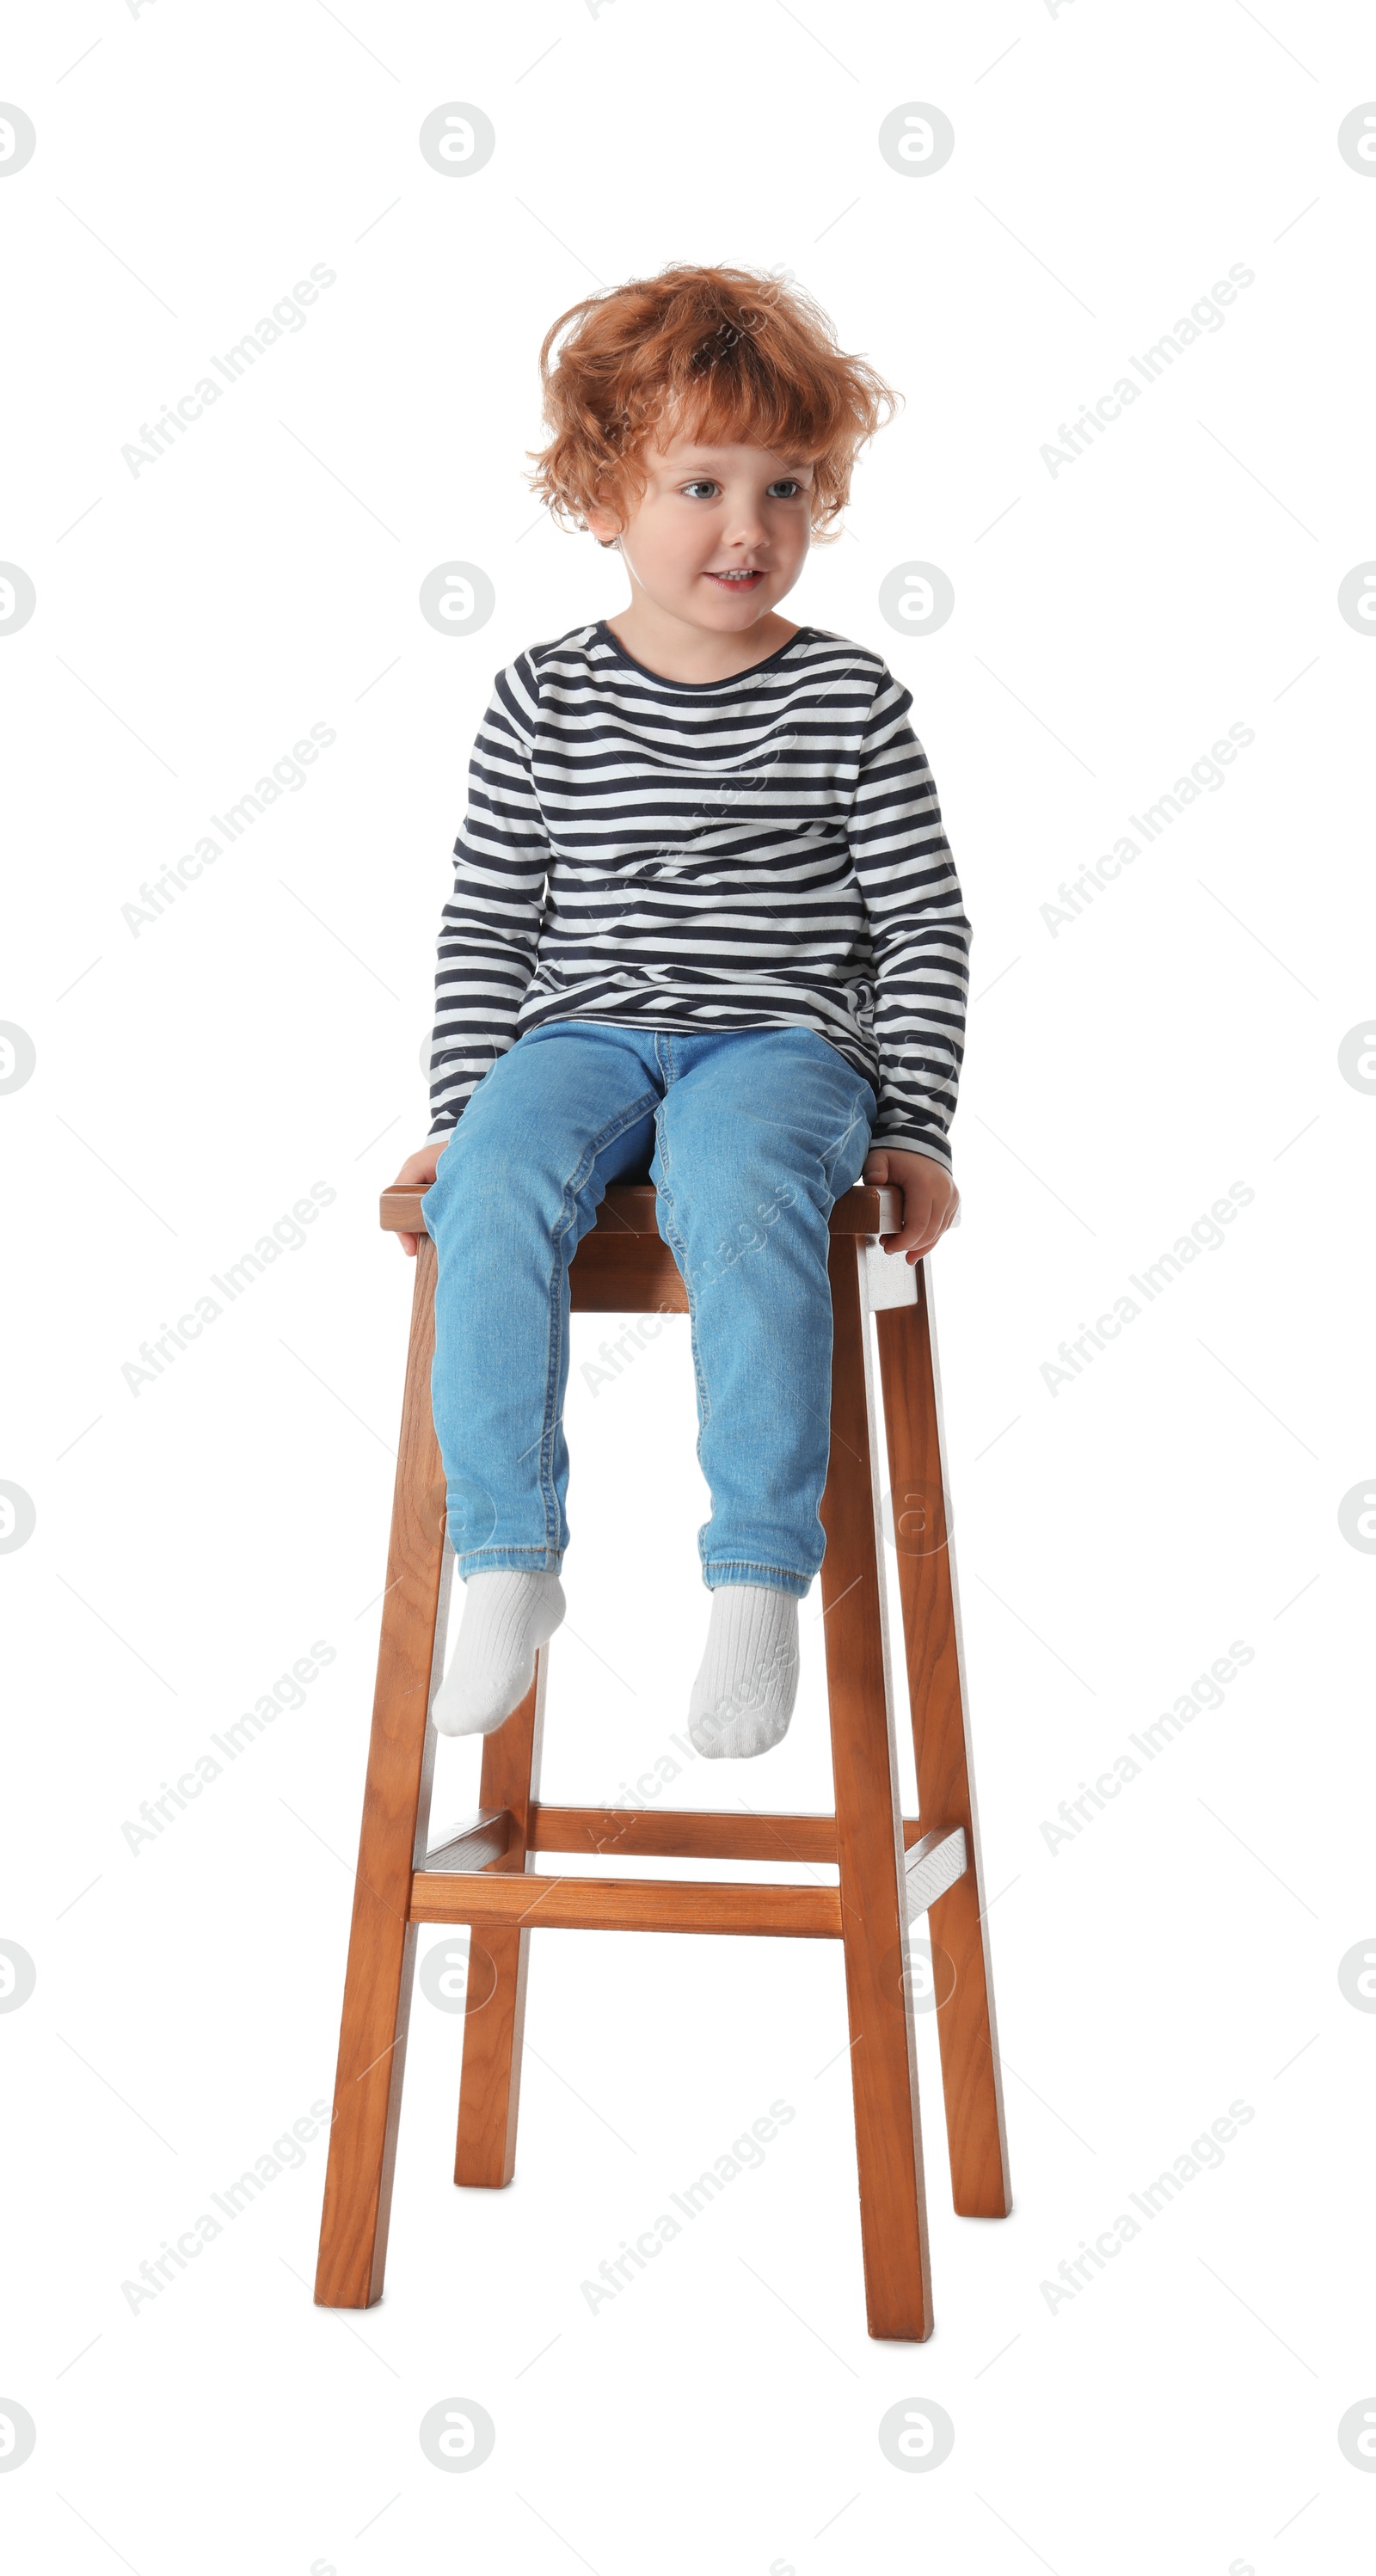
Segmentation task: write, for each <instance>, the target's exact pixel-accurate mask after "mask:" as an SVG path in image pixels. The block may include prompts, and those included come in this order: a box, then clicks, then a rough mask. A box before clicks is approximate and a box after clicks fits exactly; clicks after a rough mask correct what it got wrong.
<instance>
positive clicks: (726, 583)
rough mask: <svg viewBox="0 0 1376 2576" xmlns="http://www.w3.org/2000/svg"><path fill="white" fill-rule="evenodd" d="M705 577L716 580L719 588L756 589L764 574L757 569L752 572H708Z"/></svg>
mask: <svg viewBox="0 0 1376 2576" xmlns="http://www.w3.org/2000/svg"><path fill="white" fill-rule="evenodd" d="M707 579H708V580H709V581H714V582H716V584H717V586H718V588H719V589H721V590H758V588H759V586H760V583H761V582H762V581H763V579H764V574H763V573H762V572H760V571H758V570H756V571H754V572H747V571H741V572H709V573H708V575H707Z"/></svg>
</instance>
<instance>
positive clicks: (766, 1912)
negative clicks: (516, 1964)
mask: <svg viewBox="0 0 1376 2576" xmlns="http://www.w3.org/2000/svg"><path fill="white" fill-rule="evenodd" d="M410 1919H411V1921H412V1922H413V1923H471V1924H473V1925H474V1927H475V1928H477V1927H478V1926H480V1925H482V1924H488V1925H490V1926H492V1927H493V1928H496V1927H498V1926H501V1927H504V1928H506V1929H508V1930H512V1931H532V1932H534V1931H539V1930H541V1929H544V1930H546V1931H551V1932H758V1933H766V1934H773V1935H775V1936H779V1935H785V1936H787V1935H794V1936H800V1937H802V1938H804V1939H810V1940H822V1941H838V1940H839V1939H840V1937H841V1894H840V1890H839V1888H835V1887H798V1886H788V1887H749V1886H741V1885H740V1884H739V1883H732V1882H731V1881H729V1880H717V1881H712V1880H707V1879H703V1880H690V1879H679V1880H673V1879H659V1878H556V1877H553V1876H549V1877H540V1876H537V1875H536V1874H535V1873H534V1872H533V1871H529V1872H526V1873H524V1874H522V1875H520V1876H518V1875H517V1874H516V1873H515V1872H514V1871H512V1872H510V1873H509V1874H506V1875H503V1874H502V1873H500V1872H494V1873H493V1874H491V1875H485V1874H483V1873H482V1872H480V1871H479V1872H466V1871H463V1870H436V1869H433V1868H432V1869H418V1870H416V1871H415V1872H414V1874H413V1876H412V1880H411V1910H410Z"/></svg>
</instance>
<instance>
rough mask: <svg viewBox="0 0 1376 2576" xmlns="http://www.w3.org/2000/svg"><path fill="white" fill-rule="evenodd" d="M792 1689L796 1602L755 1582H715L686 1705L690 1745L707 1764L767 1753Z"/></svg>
mask: <svg viewBox="0 0 1376 2576" xmlns="http://www.w3.org/2000/svg"><path fill="white" fill-rule="evenodd" d="M797 1689H798V1604H797V1601H796V1599H795V1598H794V1595H793V1594H792V1593H791V1592H779V1591H777V1590H776V1589H775V1588H774V1587H773V1586H772V1585H769V1586H766V1585H765V1584H762V1583H719V1584H718V1585H717V1586H716V1588H715V1590H714V1592H713V1594H712V1619H711V1625H710V1626H709V1628H708V1632H707V1651H706V1653H705V1655H704V1656H703V1659H702V1663H701V1666H700V1667H699V1671H698V1677H697V1680H696V1681H695V1682H694V1684H693V1692H692V1697H691V1699H690V1700H689V1703H688V1734H689V1739H690V1741H691V1742H692V1744H693V1745H694V1746H695V1748H696V1750H697V1751H698V1752H699V1753H705V1754H706V1755H707V1756H708V1757H709V1759H722V1758H725V1759H727V1760H737V1761H739V1760H743V1759H745V1758H746V1757H748V1756H749V1755H751V1754H754V1753H768V1752H769V1750H770V1748H771V1746H772V1745H775V1744H778V1743H779V1742H781V1740H782V1738H783V1737H784V1736H785V1735H787V1733H788V1722H789V1719H790V1718H791V1717H792V1715H793V1702H794V1699H795V1697H796V1695H797Z"/></svg>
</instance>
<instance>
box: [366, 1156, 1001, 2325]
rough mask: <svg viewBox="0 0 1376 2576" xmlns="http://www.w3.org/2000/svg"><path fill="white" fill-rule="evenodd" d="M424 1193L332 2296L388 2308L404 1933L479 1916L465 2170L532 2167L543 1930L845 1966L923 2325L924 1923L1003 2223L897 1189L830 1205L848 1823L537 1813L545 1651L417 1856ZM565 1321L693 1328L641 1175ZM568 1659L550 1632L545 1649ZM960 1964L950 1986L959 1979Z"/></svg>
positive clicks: (437, 1651)
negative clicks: (793, 1878)
mask: <svg viewBox="0 0 1376 2576" xmlns="http://www.w3.org/2000/svg"><path fill="white" fill-rule="evenodd" d="M424 1196H425V1192H424V1191H423V1190H421V1189H402V1188H394V1189H389V1190H386V1191H384V1192H383V1194H382V1200H381V1208H380V1217H381V1223H382V1225H383V1227H384V1228H385V1229H387V1230H388V1231H390V1232H406V1233H413V1234H416V1235H417V1236H419V1237H420V1238H421V1240H420V1243H419V1247H418V1252H417V1260H416V1278H415V1290H414V1297H413V1303H412V1318H411V1340H410V1349H409V1353H408V1358H407V1371H406V1388H405V1394H404V1397H403V1402H402V1425H401V1439H400V1443H399V1447H398V1456H397V1479H396V1491H395V1496H394V1501H393V1511H392V1534H391V1545H390V1550H389V1555H388V1564H387V1585H386V1591H385V1594H384V1600H383V1614H382V1633H381V1638H380V1642H379V1649H378V1674H377V1688H376V1693H375V1697H374V1704H373V1727H372V1736H371V1741H370V1746H369V1755H368V1772H367V1780H366V1784H365V1789H364V1801H363V1822H362V1828H361V1832H360V1839H359V1864H358V1871H357V1876H356V1879H355V1892H354V1906H353V1919H352V1924H351V1929H350V1939H349V1956H348V1965H347V1968H346V1972H345V1988H344V2011H343V2017H342V2022H341V2028H340V2046H339V2066H338V2073H337V2078H336V2088H335V2102H334V2120H333V2123H332V2127H331V2133H330V2151H329V2163H328V2168H327V2173H326V2181H325V2200H324V2209H323V2213H322V2218H321V2231H320V2255H319V2264H318V2269H317V2274H316V2287H315V2297H316V2302H317V2304H318V2305H320V2306H324V2307H368V2306H371V2305H372V2303H373V2302H374V2301H375V2300H376V2299H378V2298H380V2297H381V2295H382V2286H383V2273H384V2267H385V2262H386V2247H387V2228H388V2217H389V2212H390V2206H391V2192H392V2170H393V2164H394V2161H395V2155H396V2141H397V2131H398V2125H399V2121H400V2113H401V2090H402V2076H403V2071H404V2064H405V2049H406V2033H407V2025H408V2020H409V2014H410V2000H411V1987H412V1976H413V1968H414V1958H415V1944H416V1934H417V1927H418V1926H419V1925H420V1924H422V1923H455V1924H468V1925H470V1926H473V1927H475V1928H476V1927H480V1928H481V1931H482V1935H483V1941H482V1946H483V1949H484V1951H485V1952H486V1954H487V1958H488V1962H489V1964H490V1966H491V1969H492V1974H493V1978H494V1980H495V1983H493V1984H491V1985H489V1984H487V1983H486V1982H484V1983H483V1986H482V1989H481V1991H480V1992H479V1991H477V1990H475V1989H474V1987H473V1986H472V1984H471V1983H470V1991H469V2000H468V2008H467V2011H466V2015H465V2025H464V2051H463V2069H462V2076H461V2081H460V2093H459V2125H458V2144H457V2150H456V2156H455V2166H454V2179H455V2182H456V2183H459V2184H461V2185H464V2186H466V2187H469V2188H477V2189H488V2190H491V2189H500V2188H502V2187H503V2186H504V2185H505V2184H506V2183H508V2182H509V2181H510V2180H511V2177H512V2174H513V2172H514V2170H515V2149H516V2122H517V2108H518V2102H519V2093H520V2070H521V2042H522V2030H523V2022H524V2013H525V1994H526V1980H527V1974H528V1966H529V1943H530V1937H531V1934H532V1932H533V1931H638V1932H677V1933H747V1934H756V1935H761V1936H770V1937H775V1938H778V1937H793V1938H804V1939H814V1940H818V1939H820V1940H839V1941H840V1942H841V1943H842V1945H843V1949H844V1956H845V1969H846V1999H847V2013H848V2018H849V2022H850V2032H851V2038H850V2048H849V2051H848V2054H849V2057H850V2062H851V2080H852V2089H853V2095H854V2103H855V2131H856V2158H857V2167H858V2178H859V2186H860V2227H861V2247H862V2255H863V2263H864V2275H865V2297H866V2317H867V2324H868V2330H869V2332H870V2334H871V2335H872V2336H874V2337H876V2338H877V2339H880V2340H887V2341H912V2342H924V2341H925V2340H926V2338H927V2337H928V2336H929V2335H930V2333H931V2331H932V2324H933V2316H932V2302H931V2277H930V2256H929V2248H928V2230H927V2210H926V2195H925V2189H924V2183H923V2168H922V2138H921V2125H920V2118H919V2110H918V2086H917V2057H916V2046H915V2033H914V2019H913V1990H912V1977H911V1962H910V1958H909V1951H908V1934H909V1930H910V1927H911V1926H912V1924H913V1923H915V1922H916V1921H917V1920H918V1919H919V1918H920V1917H921V1916H922V1915H924V1914H925V1915H926V1916H927V1918H928V1927H929V1933H930V1938H931V1947H932V1955H933V1968H934V1972H935V1971H936V1966H937V1962H938V1961H940V1962H941V1963H942V1967H941V1972H940V1973H939V1974H938V1975H937V1978H936V1983H937V1988H938V1991H937V1993H936V1996H935V2001H936V2004H937V2015H936V2018H937V2030H938V2036H939V2043H940V2050H941V2071H942V2089H943V2094H944V2101H945V2112H946V2131H947V2140H948V2144H949V2149H950V2162H951V2185H952V2196H953V2200H954V2204H955V2208H956V2210H957V2212H958V2213H959V2214H960V2215H962V2216H967V2217H986V2218H1001V2217H1004V2216H1006V2215H1007V2213H1008V2211H1009V2209H1010V2208H1011V2206H1012V2201H1011V2194H1010V2188H1009V2179H1008V2151H1007V2140H1006V2134H1005V2125H1004V2113H1003V2092H1002V2085H1001V2082H1000V2071H999V2058H998V2045H997V2038H996V2034H995V2026H994V2005H993V1986H992V1976H991V1970H990V1961H989V1946H988V1932H987V1925H986V1904H985V1898H984V1893H983V1873H982V1864H981V1859H980V1850H979V1835H978V1829H977V1822H976V1816H975V1806H974V1791H973V1780H972V1775H971V1761H970V1748H969V1739H968V1727H967V1721H966V1698H965V1690H964V1658H963V1652H962V1646H961V1637H960V1619H959V1607H958V1601H957V1596H956V1588H955V1567H954V1562H953V1553H952V1548H951V1543H950V1511H949V1501H948V1493H947V1482H946V1474H945V1467H944V1462H943V1440H942V1426H941V1402H940V1381H939V1375H938V1371H937V1362H936V1348H935V1335H934V1325H933V1316H932V1297H931V1284H930V1279H929V1276H928V1271H929V1264H928V1262H926V1261H922V1262H918V1263H911V1262H909V1261H908V1260H907V1259H906V1258H905V1257H904V1256H903V1255H901V1254H890V1253H886V1252H885V1251H884V1249H883V1246H882V1243H881V1240H880V1238H881V1236H883V1235H886V1234H890V1235H891V1234H894V1233H897V1232H898V1231H899V1229H900V1227H901V1224H902V1213H903V1202H902V1193H901V1191H899V1190H896V1189H890V1188H886V1187H876V1186H873V1185H870V1184H866V1183H861V1182H857V1183H856V1185H855V1187H854V1188H853V1189H850V1190H848V1191H846V1192H845V1193H844V1194H843V1195H842V1197H840V1198H839V1199H838V1200H837V1201H836V1203H835V1206H834V1207H833V1209H832V1212H831V1218H830V1228H829V1231H830V1250H829V1256H828V1277H829V1282H830V1287H831V1303H832V1324H833V1347H832V1407H831V1445H830V1453H829V1460H828V1468H827V1481H826V1489H825V1492H824V1494H823V1497H822V1503H821V1520H822V1526H823V1530H824V1532H825V1535H826V1550H825V1554H824V1557H823V1562H822V1569H821V1576H820V1582H821V1590H822V1604H823V1612H824V1619H823V1630H824V1639H825V1652H826V1666H827V1698H828V1708H829V1716H830V1726H831V1749H832V1772H833V1780H834V1787H835V1801H836V1803H835V1810H834V1812H833V1813H832V1814H817V1815H790V1814H768V1813H765V1814H760V1813H753V1812H752V1813H748V1814H744V1815H736V1814H718V1813H715V1812H702V1811H698V1810H693V1809H685V1810H678V1811H675V1810H672V1809H665V1808H654V1809H650V1808H629V1809H628V1808H622V1807H614V1808H607V1807H551V1806H546V1805H545V1804H544V1803H543V1802H542V1801H541V1799H540V1795H539V1774H540V1754H541V1746H542V1739H543V1729H544V1718H545V1703H546V1690H547V1681H548V1673H549V1661H550V1645H545V1646H542V1647H540V1648H539V1650H538V1652H537V1655H536V1660H535V1676H534V1680H533V1681H532V1684H531V1688H530V1691H529V1692H528V1694H527V1696H526V1699H525V1701H524V1702H523V1703H522V1705H521V1707H520V1708H519V1709H517V1710H515V1711H514V1712H513V1714H512V1715H511V1716H510V1717H509V1718H508V1719H507V1720H506V1722H505V1723H504V1725H502V1726H501V1727H500V1728H498V1729H497V1730H496V1732H495V1733H494V1734H491V1735H488V1736H485V1737H484V1738H483V1749H482V1772H481V1779H480V1784H479V1802H480V1803H479V1807H478V1811H477V1812H476V1813H475V1814H474V1815H472V1816H470V1817H469V1818H467V1819H466V1821H465V1822H463V1823H462V1824H459V1825H456V1826H454V1827H453V1828H452V1829H451V1830H450V1831H449V1832H448V1833H446V1834H445V1835H443V1836H442V1837H441V1838H440V1840H439V1841H438V1842H435V1843H433V1844H432V1843H431V1840H430V1795H431V1786H432V1778H433V1769H434V1757H435V1732H434V1728H433V1727H432V1725H431V1724H430V1722H429V1711H430V1705H431V1702H432V1700H433V1698H434V1694H435V1691H436V1690H437V1689H438V1687H439V1683H440V1680H441V1678H442V1676H443V1671H444V1648H445V1632H446V1624H447V1617H448V1608H449V1599H450V1593H451V1588H452V1578H453V1569H454V1556H453V1550H452V1549H451V1548H450V1547H449V1546H448V1545H447V1542H446V1535H445V1478H444V1470H443V1465H442V1461H441V1459H440V1454H439V1447H438V1443H437V1441H436V1438H435V1431H434V1423H433V1420H432V1417H431V1410H430V1370H431V1363H432V1359H433V1355H434V1281H435V1251H434V1245H433V1244H432V1243H431V1241H430V1239H429V1236H428V1234H427V1232H426V1229H425V1221H424V1218H423V1216H422V1214H421V1202H422V1199H423V1198H424ZM569 1303H570V1308H571V1310H574V1311H578V1310H586V1311H592V1312H608V1311H616V1312H622V1313H636V1312H645V1313H648V1312H661V1313H665V1312H668V1313H686V1312H687V1310H688V1298H687V1292H686V1289H685V1287H684V1284H683V1281H682V1278H681V1277H680V1275H679V1271H678V1268H677V1264H676V1263H675V1260H674V1257H673V1253H672V1251H671V1249H670V1247H669V1245H668V1244H667V1243H665V1242H664V1240H663V1239H662V1237H661V1236H660V1234H659V1229H658V1220H657V1214H656V1193H655V1190H654V1188H653V1186H652V1185H649V1184H642V1183H639V1182H631V1183H623V1184H622V1185H620V1186H617V1187H613V1188H610V1189H608V1190H607V1192H606V1193H605V1196H604V1198H603V1200H602V1202H601V1204H600V1206H599V1208H598V1212H597V1220H596V1223H595V1225H594V1226H593V1227H592V1228H591V1229H590V1230H589V1232H588V1233H587V1234H585V1235H584V1237H583V1239H582V1241H581V1243H580V1244H579V1245H578V1247H577V1250H576V1252H575V1253H574V1256H573V1258H572V1260H571V1262H570V1265H569ZM871 1321H873V1333H874V1338H875V1339H876V1340H877V1345H878V1358H879V1379H880V1384H881V1386H882V1393H883V1410H884V1434H885V1440H886V1444H887V1450H888V1462H889V1469H890V1480H891V1502H892V1515H893V1543H894V1547H895V1552H896V1557H897V1566H898V1583H899V1596H900V1601H901V1604H902V1618H903V1636H904V1646H905V1653H906V1664H907V1677H908V1697H909V1705H910V1713H911V1719H912V1727H913V1739H914V1748H915V1752H916V1758H917V1779H918V1804H919V1808H920V1810H921V1813H920V1814H919V1815H918V1816H904V1815H903V1813H902V1811H901V1804H900V1799H899V1794H898V1781H897V1766H896V1739H895V1721H894V1709H893V1691H892V1680H891V1671H890V1655H889V1628H888V1607H887V1594H886V1587H885V1580H884V1566H883V1553H882V1551H883V1546H884V1532H883V1520H882V1501H881V1496H880V1491H879V1481H878V1474H877V1458H878V1440H877V1427H876V1426H877V1405H876V1387H875V1377H874V1363H873V1354H872V1349H871ZM552 1643H553V1641H552V1640H551V1644H552ZM552 1852H563V1853H566V1854H574V1853H579V1854H583V1855H584V1856H589V1857H594V1858H596V1859H598V1860H602V1861H607V1862H610V1863H612V1864H619V1863H622V1862H624V1861H626V1860H630V1859H634V1858H636V1857H650V1856H653V1857H656V1858H666V1857H667V1858H692V1859H701V1858H708V1859H714V1860H720V1861H723V1862H727V1863H730V1862H732V1861H743V1860H757V1861H758V1860H772V1861H785V1862H791V1863H793V1864H794V1865H795V1866H797V1865H815V1864H817V1863H823V1864H826V1863H830V1864H833V1865H834V1866H835V1867H836V1869H837V1872H838V1883H837V1884H836V1885H835V1886H825V1885H818V1884H817V1883H815V1882H814V1881H802V1880H799V1881H797V1882H794V1883H791V1884H777V1883H776V1884H773V1885H764V1886H761V1885H756V1884H753V1883H750V1882H746V1881H741V1880H732V1879H719V1880H701V1879H694V1880H679V1881H675V1880H672V1879H639V1878H634V1877H626V1876H622V1875H620V1874H617V1875H611V1874H603V1873H597V1874H590V1873H586V1872H582V1871H580V1872H579V1873H577V1874H575V1875H570V1874H568V1873H567V1872H564V1873H558V1872H555V1871H552V1870H545V1871H542V1870H539V1869H537V1868H535V1867H534V1866H533V1863H534V1861H535V1859H536V1856H537V1855H539V1854H543V1853H552ZM947 1972H949V1974H948V1973H947Z"/></svg>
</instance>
